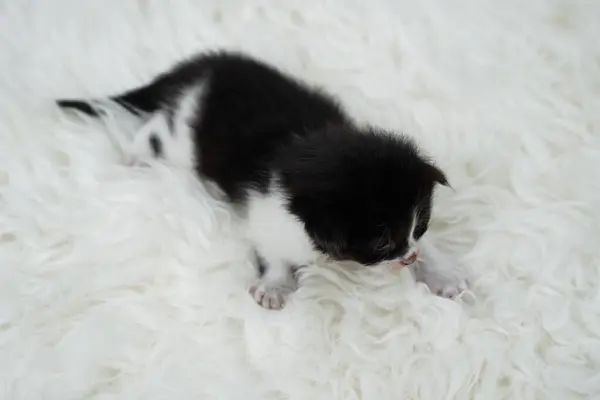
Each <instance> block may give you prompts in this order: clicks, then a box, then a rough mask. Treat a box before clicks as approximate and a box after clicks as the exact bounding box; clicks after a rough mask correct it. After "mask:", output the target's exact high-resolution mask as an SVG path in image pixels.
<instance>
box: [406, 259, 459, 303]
mask: <svg viewBox="0 0 600 400" xmlns="http://www.w3.org/2000/svg"><path fill="white" fill-rule="evenodd" d="M415 278H416V280H417V282H423V283H425V284H426V285H427V286H428V287H429V290H430V291H431V293H435V294H437V295H438V296H441V297H446V298H449V299H454V298H456V297H457V296H458V295H460V294H461V293H462V292H464V291H466V290H467V289H469V278H468V274H467V273H466V272H465V271H463V270H461V269H459V268H458V267H456V266H451V267H450V266H448V268H447V269H441V268H431V267H429V266H425V265H422V266H419V267H417V268H416V270H415Z"/></svg>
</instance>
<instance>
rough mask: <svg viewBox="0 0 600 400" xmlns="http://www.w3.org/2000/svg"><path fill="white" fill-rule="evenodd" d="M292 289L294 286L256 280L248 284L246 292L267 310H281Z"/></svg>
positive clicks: (294, 288) (294, 289)
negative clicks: (252, 283) (248, 287)
mask: <svg viewBox="0 0 600 400" xmlns="http://www.w3.org/2000/svg"><path fill="white" fill-rule="evenodd" d="M294 291H296V286H292V285H286V284H277V283H265V282H258V283H257V284H254V285H252V286H250V289H248V292H249V293H250V295H251V296H252V297H253V298H254V301H256V303H257V304H258V305H260V306H262V307H264V308H266V309H269V310H281V309H282V308H283V307H285V303H286V301H287V299H288V297H289V296H290V294H292V293H293V292H294Z"/></svg>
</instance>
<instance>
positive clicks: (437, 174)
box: [429, 165, 451, 187]
mask: <svg viewBox="0 0 600 400" xmlns="http://www.w3.org/2000/svg"><path fill="white" fill-rule="evenodd" d="M429 167H430V171H431V172H430V173H431V178H432V179H433V181H434V182H437V183H439V184H440V185H442V186H447V187H451V186H450V184H449V183H448V179H447V178H446V174H444V173H443V172H442V170H441V169H439V168H438V167H436V166H435V165H430V166H429Z"/></svg>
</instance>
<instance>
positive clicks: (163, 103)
mask: <svg viewBox="0 0 600 400" xmlns="http://www.w3.org/2000/svg"><path fill="white" fill-rule="evenodd" d="M110 101H113V102H116V103H118V104H119V105H120V106H122V107H125V108H126V109H127V110H128V112H130V113H132V114H134V115H137V116H139V118H141V119H143V121H144V126H143V127H142V129H141V130H140V131H139V132H137V133H136V137H135V139H134V143H135V148H134V156H135V157H136V160H135V161H137V162H144V159H147V158H163V159H164V160H165V161H167V162H170V163H172V164H174V165H178V166H181V167H184V168H190V169H192V170H193V171H194V172H195V173H197V175H198V176H199V177H200V178H201V179H203V180H204V181H207V182H211V183H212V184H214V185H216V186H217V187H218V188H219V189H220V191H221V192H222V193H223V195H224V196H225V198H226V199H227V200H228V201H229V202H231V204H232V205H234V206H235V208H237V209H238V210H239V211H240V212H241V213H243V215H244V216H245V220H246V222H247V237H248V240H249V241H250V242H251V243H252V244H253V246H254V248H255V250H256V254H257V260H258V263H259V265H260V267H261V272H262V275H261V276H260V278H259V279H258V281H257V282H256V283H255V284H254V285H252V286H251V287H250V289H249V292H250V294H251V295H252V296H253V297H254V300H255V301H256V302H257V303H258V304H260V305H261V306H263V307H265V308H270V309H280V308H282V307H284V305H285V302H286V300H287V298H288V296H289V295H290V293H292V292H293V291H294V290H295V289H296V287H297V282H296V279H295V277H294V273H293V270H294V268H296V267H299V266H302V265H306V264H308V263H311V262H313V261H314V260H315V259H316V257H318V256H319V255H323V254H324V255H326V256H329V257H330V258H331V259H334V260H352V261H356V262H358V263H361V264H363V265H365V266H371V265H377V264H380V263H383V262H394V263H397V264H398V265H410V266H411V270H412V271H413V274H414V276H415V278H417V279H418V280H420V281H423V282H424V283H426V284H427V285H428V286H429V287H430V289H431V291H432V292H435V293H438V294H440V295H444V296H447V297H453V296H456V295H457V294H459V293H460V292H461V291H463V290H465V289H466V288H467V280H466V277H465V274H464V272H463V271H461V270H460V269H458V268H457V267H456V266H454V265H453V264H452V263H450V262H449V261H448V260H447V259H446V258H445V257H444V256H442V255H441V254H440V253H439V251H438V250H437V249H436V248H435V247H434V246H433V245H432V244H431V243H430V242H429V241H428V240H427V239H426V238H423V239H422V237H423V235H424V234H425V232H426V231H427V229H428V224H429V219H430V213H431V203H432V194H433V191H434V188H435V187H436V185H447V180H446V177H445V176H444V174H443V173H442V171H440V170H439V169H438V168H437V167H436V166H434V165H433V164H432V163H431V162H430V161H428V160H427V159H426V158H424V157H423V156H422V155H421V154H420V152H419V151H418V149H417V147H416V146H415V144H414V143H413V142H412V141H411V140H409V139H408V138H407V137H404V136H401V135H399V134H394V133H392V132H386V131H384V130H382V129H379V128H376V127H372V126H366V127H361V126H358V125H357V124H355V123H354V122H353V121H352V120H351V119H350V117H349V116H348V115H347V114H346V113H345V112H344V110H343V109H342V107H341V106H340V105H339V104H338V103H337V101H336V100H335V99H334V98H333V97H331V96H329V95H327V94H325V93H323V92H322V91H321V90H319V89H317V88H312V87H309V86H308V85H306V84H303V83H301V82H300V81H298V80H296V79H294V78H292V77H290V76H288V75H286V74H284V73H283V72H281V71H279V70H277V69H276V68H274V67H272V66H269V65H267V64H265V63H263V62H261V61H259V60H256V59H254V58H251V57H250V56H247V55H243V54H240V53H232V52H215V53H206V54H201V55H198V56H196V57H194V58H192V59H190V60H187V61H184V62H182V63H180V64H178V65H176V66H175V67H173V68H172V69H171V70H170V71H168V72H166V73H164V74H162V75H159V76H158V77H156V78H155V79H154V80H153V81H151V82H150V83H149V84H147V85H146V86H143V87H139V88H136V89H133V90H131V91H128V92H126V93H124V94H121V95H118V96H116V97H113V98H112V99H110ZM58 104H59V106H60V107H62V108H65V109H69V108H71V109H76V110H79V111H82V112H84V113H87V114H90V115H94V116H100V114H101V112H102V111H101V109H102V104H106V101H103V100H89V101H88V100H59V101H58ZM419 247H420V250H421V251H422V254H421V255H419ZM417 264H419V266H418V268H417Z"/></svg>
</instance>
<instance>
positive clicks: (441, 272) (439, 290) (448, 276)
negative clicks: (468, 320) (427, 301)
mask: <svg viewBox="0 0 600 400" xmlns="http://www.w3.org/2000/svg"><path fill="white" fill-rule="evenodd" d="M419 250H420V253H421V256H420V260H419V261H417V263H415V264H414V265H411V266H410V271H411V272H412V274H413V276H414V277H415V279H416V280H417V281H418V282H423V283H425V284H426V285H427V286H428V287H429V290H430V291H431V292H432V293H435V294H437V295H439V296H443V297H448V298H455V297H456V296H458V295H459V294H460V293H462V292H463V291H465V290H467V289H468V287H469V279H468V274H467V271H465V270H464V269H462V268H461V267H459V266H458V265H456V264H455V263H454V262H452V261H451V260H450V259H449V258H448V257H447V256H445V255H444V254H442V252H441V251H440V250H439V249H438V248H437V247H436V246H435V245H434V244H433V243H432V242H431V241H430V240H429V239H428V238H427V237H424V238H422V239H421V240H420V241H419Z"/></svg>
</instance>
